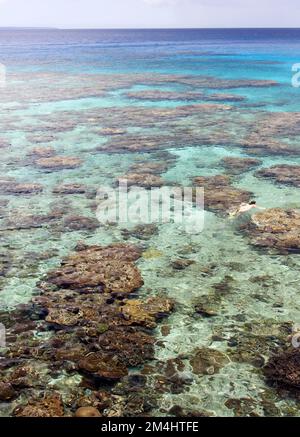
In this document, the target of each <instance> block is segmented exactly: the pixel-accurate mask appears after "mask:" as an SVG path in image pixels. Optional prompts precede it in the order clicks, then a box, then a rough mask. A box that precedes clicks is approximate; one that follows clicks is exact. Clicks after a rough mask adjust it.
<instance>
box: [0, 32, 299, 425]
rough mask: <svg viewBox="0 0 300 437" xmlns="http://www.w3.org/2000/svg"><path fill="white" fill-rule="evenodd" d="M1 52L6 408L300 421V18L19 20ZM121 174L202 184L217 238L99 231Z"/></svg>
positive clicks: (128, 228) (146, 182)
mask: <svg viewBox="0 0 300 437" xmlns="http://www.w3.org/2000/svg"><path fill="white" fill-rule="evenodd" d="M0 63H1V64H2V65H3V66H5V69H6V80H5V83H3V82H4V80H2V79H4V67H3V68H2V69H1V71H0V73H1V72H2V73H1V74H2V76H1V77H2V79H1V77H0V152H1V160H0V168H1V174H0V242H1V249H0V322H2V323H3V326H2V328H3V329H2V334H3V332H4V329H5V334H6V346H5V345H4V344H3V345H2V346H3V348H2V352H3V354H2V356H1V359H0V372H1V378H0V379H1V381H4V382H5V384H7V385H6V388H5V390H6V391H5V392H4V388H3V385H2V386H1V385H0V400H1V402H0V415H2V416H11V415H24V416H27V415H42V414H44V411H45V410H47V411H48V413H49V415H73V414H74V412H75V411H76V409H77V408H78V407H86V406H92V407H94V408H97V409H98V410H99V411H100V412H101V414H103V415H104V416H113V415H127V416H138V415H140V416H144V415H150V416H169V415H173V416H176V415H177V416H181V415H182V416H193V415H194V416H195V415H196V416H199V415H203V416H210V415H212V416H295V415H296V416H300V408H299V400H298V399H299V391H298V390H299V385H300V376H299V375H300V371H299V365H298V364H297V366H298V367H297V369H296V370H295V376H293V375H294V373H293V371H292V370H291V368H292V369H294V368H293V365H294V364H293V363H294V360H297V359H298V361H297V362H298V363H299V362H300V358H299V355H297V357H298V358H295V354H296V353H297V348H295V347H294V348H293V346H292V344H291V338H292V335H293V329H294V331H295V332H297V329H298V330H299V331H300V328H299V324H300V312H299V310H300V300H299V289H300V284H299V271H300V258H299V253H300V235H299V234H300V228H299V226H300V214H299V212H298V209H300V198H299V190H300V141H299V140H300V128H299V126H300V111H299V102H300V88H295V87H293V86H292V76H293V74H295V72H294V73H293V72H292V66H293V65H294V64H296V63H300V29H227V30H224V29H203V30H196V29H190V30H175V29H174V30H171V29H170V30H51V29H49V30H46V29H45V30H29V29H28V30H23V29H8V30H5V29H2V30H0ZM298 111H299V112H298ZM231 158H232V159H231ZM236 158H239V159H236ZM283 164H284V166H283ZM291 166H292V167H291ZM217 175H220V177H219V178H215V176H217ZM199 177H202V179H198V180H197V179H195V178H199ZM118 178H123V179H124V178H125V179H128V180H129V181H131V182H130V183H132V184H133V185H137V186H140V187H144V188H146V189H149V188H151V187H152V186H155V187H156V189H158V188H159V187H162V186H173V187H174V186H179V187H191V186H194V187H195V186H196V185H199V186H203V185H204V188H205V192H206V194H205V212H204V229H203V231H202V232H194V233H191V232H187V230H186V229H185V228H184V226H179V225H178V223H176V222H172V221H170V222H166V223H147V224H142V225H136V224H130V223H128V225H126V224H124V223H118V222H114V223H113V220H112V222H109V223H105V224H103V223H101V222H99V220H97V211H99V208H100V209H101V200H99V198H98V197H97V195H96V193H97V191H98V190H99V189H100V190H101V189H103V187H115V186H116V184H117V183H118V180H119V179H118ZM252 199H255V200H256V201H257V204H258V206H259V207H260V208H266V209H253V210H251V211H250V212H249V213H246V214H244V215H243V216H241V217H237V218H235V219H232V217H230V212H231V211H232V209H235V208H238V207H239V205H240V204H241V203H243V202H249V201H250V200H252ZM102 201H103V200H102ZM99 205H100V206H99ZM273 208H279V209H273ZM253 214H254V215H255V216H254V218H253ZM257 214H258V217H257V216H256V215H257ZM260 214H261V215H260ZM268 214H269V215H268ZM112 244H113V245H114V244H117V246H116V248H114V246H111V245H112ZM86 245H92V246H103V247H104V246H109V248H108V249H107V251H105V249H101V248H98V249H97V248H96V249H95V248H94V249H93V248H92V249H91V250H90V251H89V249H87V247H86ZM132 245H134V247H132ZM75 248H77V252H76V254H77V255H73V258H70V255H71V254H72V253H73V252H74V250H75ZM65 257H68V258H67V260H65V261H64V263H65V264H62V265H61V262H62V260H63V259H65ZM49 272H50V273H49ZM130 296H132V297H133V299H132V302H131V299H130ZM128 298H129V299H128ZM149 298H153V300H151V299H150V300H149ZM137 299H138V300H137ZM171 307H173V309H172V310H171ZM167 313H169V314H167ZM167 315H168V317H167ZM161 319H162V320H161ZM297 325H298V328H297ZM3 336H4V334H3V335H2V339H3ZM4 346H5V347H4ZM282 354H283V355H282ZM284 354H290V355H288V356H289V358H288V359H287V360H285V355H284ZM278 356H279V357H281V358H280V359H279V360H278V361H276V357H278ZM91 357H92V358H91ZM274 357H275V361H274ZM270 360H271V361H270ZM272 360H273V361H272ZM287 361H288V362H289V363H290V366H292V367H291V368H290V369H289V368H288V364H287ZM270 363H271V364H270ZM276 366H277V367H276ZM285 366H286V367H285ZM24 369H25V370H24ZM278 369H279V370H278ZM280 369H281V371H282V372H280ZM297 372H298V373H297ZM291 373H292V374H293V375H292V376H291V375H290V374H291ZM293 377H294V379H293ZM7 390H8V391H7ZM7 393H8V394H7ZM45 399H46V401H45ZM47 402H48V404H47ZM45 403H46V404H47V405H46V406H45ZM41 411H42V413H41Z"/></svg>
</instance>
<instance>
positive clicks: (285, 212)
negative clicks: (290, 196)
mask: <svg viewBox="0 0 300 437" xmlns="http://www.w3.org/2000/svg"><path fill="white" fill-rule="evenodd" d="M299 227H300V211H298V210H295V209H282V208H271V209H266V210H264V211H260V212H258V213H256V214H254V215H253V216H252V217H251V219H250V221H249V223H247V224H246V225H245V226H244V227H243V228H244V229H245V230H246V232H247V233H248V234H249V236H250V241H251V243H252V244H253V245H255V246H260V247H264V248H269V249H273V248H274V249H277V250H278V251H279V252H282V253H287V252H293V253H295V252H296V253H298V252H300V233H299Z"/></svg>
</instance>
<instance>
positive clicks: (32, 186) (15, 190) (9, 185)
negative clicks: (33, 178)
mask: <svg viewBox="0 0 300 437" xmlns="http://www.w3.org/2000/svg"><path fill="white" fill-rule="evenodd" d="M42 191H43V186H42V185H41V184H36V183H22V182H21V183H20V182H16V181H11V180H7V181H5V180H3V179H2V180H0V194H13V195H21V194H22V195H24V194H39V193H41V192H42Z"/></svg>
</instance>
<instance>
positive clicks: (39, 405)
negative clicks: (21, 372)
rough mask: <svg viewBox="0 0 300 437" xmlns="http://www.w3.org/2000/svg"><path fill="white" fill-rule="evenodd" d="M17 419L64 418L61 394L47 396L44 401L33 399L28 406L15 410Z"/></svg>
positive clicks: (52, 393)
mask: <svg viewBox="0 0 300 437" xmlns="http://www.w3.org/2000/svg"><path fill="white" fill-rule="evenodd" d="M14 416H17V417H62V416H64V407H63V403H62V398H61V396H60V394H59V393H56V392H51V393H47V394H45V396H44V397H43V398H42V399H31V400H30V401H29V402H28V404H27V405H26V406H19V407H17V408H16V409H15V410H14Z"/></svg>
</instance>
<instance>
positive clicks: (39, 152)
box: [28, 147, 56, 158]
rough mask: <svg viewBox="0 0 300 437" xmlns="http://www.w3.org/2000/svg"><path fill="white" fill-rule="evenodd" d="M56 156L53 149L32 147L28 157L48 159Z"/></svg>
mask: <svg viewBox="0 0 300 437" xmlns="http://www.w3.org/2000/svg"><path fill="white" fill-rule="evenodd" d="M55 154H56V151H55V149H54V148H53V147H34V148H33V149H31V150H29V152H28V156H31V157H33V158H50V157H52V156H54V155H55Z"/></svg>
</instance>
